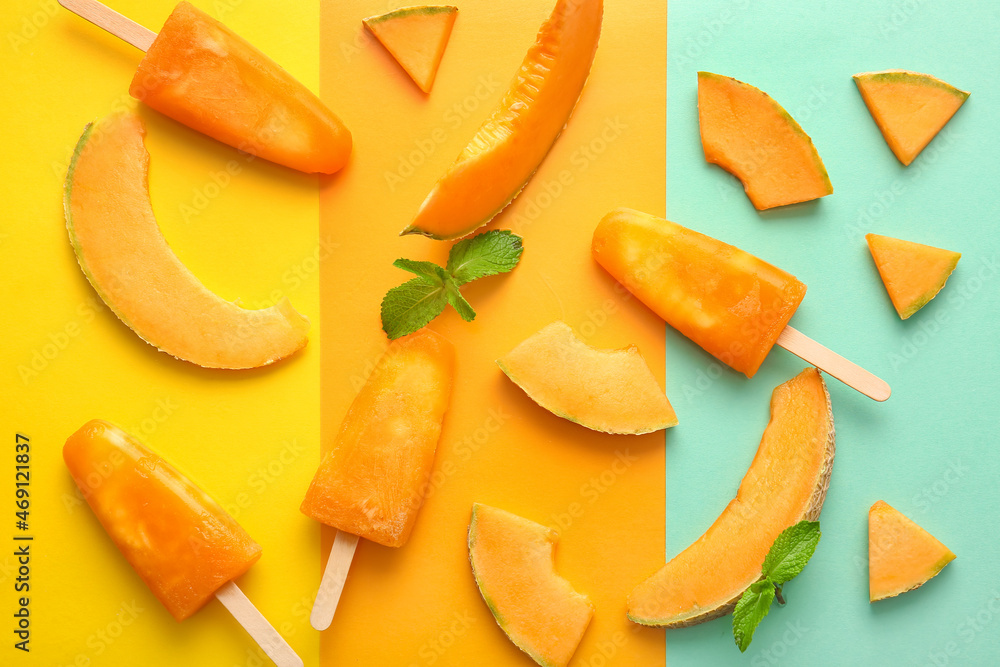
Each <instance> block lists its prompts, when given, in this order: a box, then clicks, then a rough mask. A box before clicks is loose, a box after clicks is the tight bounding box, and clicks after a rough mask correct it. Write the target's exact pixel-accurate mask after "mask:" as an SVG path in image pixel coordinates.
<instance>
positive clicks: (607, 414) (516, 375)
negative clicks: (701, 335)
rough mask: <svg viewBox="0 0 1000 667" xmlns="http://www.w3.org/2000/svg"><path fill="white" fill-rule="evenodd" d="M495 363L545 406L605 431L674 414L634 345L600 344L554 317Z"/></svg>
mask: <svg viewBox="0 0 1000 667" xmlns="http://www.w3.org/2000/svg"><path fill="white" fill-rule="evenodd" d="M497 365H499V366H500V369H501V370H502V371H503V372H504V373H506V374H507V377H509V378H510V379H511V380H513V381H514V383H515V384H517V385H518V386H519V387H521V389H523V390H524V392H525V393H526V394H528V396H530V397H531V399H532V400H533V401H535V402H536V403H538V404H539V405H540V406H542V407H543V408H545V409H546V410H548V411H549V412H551V413H553V414H555V415H558V416H560V417H563V418H565V419H568V420H570V421H573V422H576V423H578V424H580V425H581V426H586V427H587V428H589V429H592V430H595V431H604V432H606V433H632V434H635V433H650V432H652V431H658V430H660V429H663V428H668V427H670V426H675V425H676V424H677V415H676V414H674V409H673V408H672V407H671V406H670V401H669V400H668V399H667V396H666V394H664V393H663V390H662V389H660V385H659V383H658V382H657V381H656V378H655V377H653V373H652V371H650V370H649V366H648V365H646V361H645V360H644V359H643V358H642V354H641V353H640V352H639V350H638V348H636V347H635V346H634V345H630V346H628V347H626V348H622V349H620V350H598V349H594V348H592V347H590V346H589V345H587V344H586V343H584V342H583V341H582V340H580V339H579V338H577V337H576V334H575V333H573V330H572V329H571V328H570V327H569V325H567V324H566V323H565V322H558V321H557V322H553V323H552V324H550V325H548V326H546V327H545V328H543V329H542V330H541V331H539V332H538V333H535V334H533V335H532V336H530V337H528V338H527V339H525V340H524V341H523V342H522V343H521V344H520V345H518V346H517V347H515V348H514V349H513V350H511V351H510V352H509V353H508V354H507V355H506V356H505V357H503V358H502V359H498V360H497Z"/></svg>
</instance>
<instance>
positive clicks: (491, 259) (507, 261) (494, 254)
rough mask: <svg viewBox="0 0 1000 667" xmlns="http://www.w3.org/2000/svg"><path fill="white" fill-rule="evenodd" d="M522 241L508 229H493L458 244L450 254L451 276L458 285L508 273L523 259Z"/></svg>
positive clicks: (449, 271)
mask: <svg viewBox="0 0 1000 667" xmlns="http://www.w3.org/2000/svg"><path fill="white" fill-rule="evenodd" d="M523 251H524V248H523V247H522V244H521V237H520V236H517V235H516V234H514V233H512V232H511V231H510V230H509V229H492V230H490V231H488V232H484V233H482V234H477V235H476V236H473V237H472V238H468V239H464V240H462V241H459V242H458V243H456V244H455V245H453V246H452V247H451V252H449V253H448V267H447V269H448V273H450V274H451V275H452V277H453V278H454V279H455V284H456V285H464V284H465V283H468V282H471V281H473V280H476V279H477V278H485V277H486V276H494V275H496V274H498V273H507V272H508V271H510V270H511V269H513V268H514V267H515V266H517V263H518V261H520V259H521V253H522V252H523Z"/></svg>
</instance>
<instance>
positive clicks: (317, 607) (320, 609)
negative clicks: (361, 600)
mask: <svg viewBox="0 0 1000 667" xmlns="http://www.w3.org/2000/svg"><path fill="white" fill-rule="evenodd" d="M358 539H359V538H358V536H357V535H352V534H350V533H345V532H344V531H342V530H338V531H337V536H336V537H334V538H333V546H332V547H330V558H329V559H327V561H326V569H325V570H323V580H322V581H321V582H319V591H318V592H317V593H316V601H315V602H313V608H312V614H310V616H309V622H310V623H311V624H312V626H313V627H314V628H316V629H317V630H326V629H327V628H328V627H330V623H332V622H333V615H334V614H335V613H337V605H338V604H340V595H341V594H342V593H343V592H344V582H345V581H347V573H348V572H349V571H350V569H351V561H353V560H354V551H355V549H357V548H358Z"/></svg>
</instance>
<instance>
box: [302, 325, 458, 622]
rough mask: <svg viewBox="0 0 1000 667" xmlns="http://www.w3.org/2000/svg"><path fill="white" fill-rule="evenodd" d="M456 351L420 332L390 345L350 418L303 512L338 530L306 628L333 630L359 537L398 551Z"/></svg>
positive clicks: (423, 481) (434, 439)
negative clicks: (331, 624)
mask: <svg viewBox="0 0 1000 667" xmlns="http://www.w3.org/2000/svg"><path fill="white" fill-rule="evenodd" d="M454 367H455V350H454V348H453V347H452V345H451V343H450V342H448V341H447V340H445V339H444V338H442V337H441V336H439V335H438V334H436V333H434V332H433V331H430V330H429V329H421V330H419V331H417V332H416V333H413V334H410V335H409V336H406V337H403V338H398V339H396V340H394V341H393V342H391V343H390V344H389V346H388V348H386V351H385V353H384V354H383V355H382V357H381V358H380V359H379V360H378V362H377V363H376V364H375V369H374V370H373V371H372V374H371V376H369V378H368V381H367V382H366V383H365V385H364V386H363V387H362V388H361V391H360V392H358V395H357V396H356V397H355V399H354V402H353V403H351V407H350V408H349V409H348V411H347V416H346V417H345V418H344V421H343V423H342V424H341V427H340V432H339V433H338V434H337V439H336V440H335V441H334V443H333V446H332V448H331V449H330V451H329V452H328V453H327V454H326V456H325V457H324V458H323V461H322V463H320V466H319V470H317V472H316V476H315V477H314V478H313V481H312V484H311V485H310V486H309V490H308V491H307V492H306V497H305V500H304V501H303V502H302V512H303V513H304V514H306V515H308V516H311V517H312V518H314V519H316V520H317V521H320V522H322V523H325V524H326V525H328V526H333V527H334V528H336V529H337V531H338V532H337V535H336V537H335V538H334V542H333V547H332V548H331V550H330V558H329V560H328V561H327V564H326V569H325V570H324V572H323V580H322V582H321V583H320V587H319V592H318V593H317V594H316V602H315V603H314V605H313V609H312V616H311V617H310V622H311V623H312V626H313V627H314V628H316V629H317V630H325V629H326V628H327V627H329V626H330V622H331V621H332V620H333V615H334V613H335V612H336V611H337V605H338V603H339V602H340V595H341V593H342V592H343V590H344V582H345V580H346V578H347V573H348V570H349V569H350V567H351V561H352V559H353V558H354V550H355V549H356V548H357V545H358V538H359V537H363V538H365V539H367V540H371V541H372V542H377V543H379V544H383V545H385V546H389V547H401V546H403V545H404V544H405V543H406V541H407V540H408V539H409V537H410V532H411V531H412V530H413V524H414V522H415V521H416V519H417V512H418V510H419V509H420V506H421V505H422V504H423V500H424V494H425V492H426V486H427V482H428V479H429V478H430V474H431V468H432V467H433V465H434V453H435V450H436V449H437V443H438V438H439V437H440V436H441V422H442V420H443V419H444V414H445V412H447V410H448V404H449V402H450V400H451V383H452V375H453V373H454Z"/></svg>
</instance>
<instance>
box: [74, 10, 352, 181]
mask: <svg viewBox="0 0 1000 667" xmlns="http://www.w3.org/2000/svg"><path fill="white" fill-rule="evenodd" d="M59 4H61V5H62V6H63V7H65V8H66V9H69V10H70V11H71V12H74V13H75V14H78V15H79V16H81V17H83V18H85V19H87V20H88V21H90V22H91V23H94V24H95V25H97V26H99V27H101V28H103V29H105V30H107V31H108V32H110V33H111V34H113V35H115V36H117V37H120V38H121V39H123V40H125V41H126V42H128V43H129V44H131V45H132V46H135V47H136V48H139V49H141V50H143V51H145V52H146V57H145V58H143V59H142V62H140V63H139V69H138V70H137V71H136V73H135V76H134V77H133V79H132V84H131V86H129V94H131V95H132V97H134V98H136V99H137V100H140V101H142V102H144V103H145V104H146V105H148V106H150V107H152V108H153V109H156V110H157V111H159V112H160V113H162V114H164V115H167V116H170V117H171V118H173V119H174V120H176V121H179V122H181V123H184V124H185V125H187V126H188V127H191V128H192V129H195V130H198V131H199V132H202V133H204V134H207V135H208V136H210V137H212V138H214V139H218V140H219V141H221V142H223V143H226V144H229V145H230V146H233V147H234V148H237V149H239V150H241V151H243V152H245V153H251V154H253V155H257V156H259V157H262V158H264V159H265V160H270V161H271V162H277V163H278V164H283V165H285V166H286V167H291V168H292V169H298V170H299V171H304V172H307V173H314V172H319V173H323V174H332V173H334V172H336V171H338V170H339V169H340V168H341V167H343V166H344V165H345V164H346V163H347V159H348V157H349V156H350V154H351V133H350V132H349V131H348V129H347V128H346V127H345V126H344V124H343V123H342V122H341V121H340V119H339V118H337V116H336V115H334V114H333V112H332V111H330V110H329V109H328V108H327V107H326V106H324V104H323V103H322V102H320V100H319V98H317V97H316V96H315V95H314V94H313V93H312V92H310V91H309V89H308V88H306V87H305V86H303V85H302V84H301V83H299V82H298V81H296V80H295V79H294V78H292V76H291V75H290V74H289V73H288V72H286V71H285V70H283V69H282V68H281V67H279V66H278V65H277V64H276V63H275V62H274V61H272V60H271V59H270V58H268V57H267V56H266V55H264V54H263V53H261V52H260V51H258V50H257V49H256V48H254V47H253V46H252V45H251V44H250V43H248V42H247V41H246V40H244V39H243V38H241V37H240V36H239V35H237V34H236V33H234V32H233V31H232V30H230V29H229V28H227V27H226V26H224V25H222V24H221V23H219V22H218V21H216V20H215V19H213V18H212V17H210V16H209V15H207V14H205V13H204V12H202V11H201V10H199V9H197V8H195V7H193V6H192V5H190V4H188V3H187V2H181V3H180V4H178V5H177V7H176V8H175V9H174V11H173V13H172V14H170V17H169V18H167V21H166V23H164V24H163V29H162V30H161V31H160V33H159V34H158V35H157V34H156V33H154V32H152V31H150V30H147V29H146V28H144V27H142V26H141V25H139V24H138V23H135V22H134V21H131V20H130V19H128V18H126V17H124V16H122V15H121V14H119V13H117V12H115V11H114V10H112V9H109V8H108V7H105V6H104V5H102V4H101V3H99V2H97V1H96V0H59Z"/></svg>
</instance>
